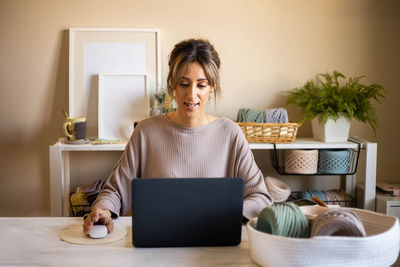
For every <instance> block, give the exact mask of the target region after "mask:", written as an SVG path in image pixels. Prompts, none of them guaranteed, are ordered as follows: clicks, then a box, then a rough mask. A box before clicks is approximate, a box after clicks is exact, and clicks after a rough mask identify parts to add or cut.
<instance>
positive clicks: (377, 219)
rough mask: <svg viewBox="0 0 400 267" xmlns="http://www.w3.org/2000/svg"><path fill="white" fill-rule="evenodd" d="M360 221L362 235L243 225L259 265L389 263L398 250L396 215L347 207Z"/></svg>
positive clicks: (377, 264) (372, 264) (392, 260)
mask: <svg viewBox="0 0 400 267" xmlns="http://www.w3.org/2000/svg"><path fill="white" fill-rule="evenodd" d="M350 210H351V211H353V212H354V213H355V214H357V215H358V217H359V218H360V220H361V222H362V223H363V225H364V229H365V233H366V236H365V237H349V236H314V237H311V238H291V237H282V236H278V235H272V234H267V233H264V232H261V231H259V230H257V229H256V226H257V218H253V219H251V220H250V221H249V222H248V223H247V225H246V227H247V233H248V237H249V242H250V250H251V257H252V259H253V260H254V261H255V262H256V263H258V264H260V265H261V266H274V267H277V266H313V267H316V266H324V267H327V266H391V265H392V264H393V263H394V262H395V261H396V259H397V256H398V254H399V248H400V247H399V242H400V239H399V236H400V231H399V221H398V219H397V218H396V217H393V216H387V215H383V214H380V213H376V212H372V211H367V210H362V209H354V208H351V209H350Z"/></svg>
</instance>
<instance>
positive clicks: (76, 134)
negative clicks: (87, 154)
mask: <svg viewBox="0 0 400 267" xmlns="http://www.w3.org/2000/svg"><path fill="white" fill-rule="evenodd" d="M63 131H64V134H65V136H67V138H68V140H69V141H74V140H84V139H85V137H86V118H85V117H77V118H70V117H68V118H67V119H66V120H65V122H64V124H63Z"/></svg>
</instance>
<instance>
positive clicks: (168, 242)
mask: <svg viewBox="0 0 400 267" xmlns="http://www.w3.org/2000/svg"><path fill="white" fill-rule="evenodd" d="M131 185H132V243H133V245H134V246H135V247H186V246H235V245H239V244H240V241H241V231H242V218H243V217H242V211H243V191H244V181H243V179H241V178H140V179H133V180H132V184H131Z"/></svg>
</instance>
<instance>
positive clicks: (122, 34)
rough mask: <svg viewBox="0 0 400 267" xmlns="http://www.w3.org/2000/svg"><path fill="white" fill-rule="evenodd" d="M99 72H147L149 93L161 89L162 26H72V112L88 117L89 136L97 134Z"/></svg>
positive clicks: (70, 100)
mask: <svg viewBox="0 0 400 267" xmlns="http://www.w3.org/2000/svg"><path fill="white" fill-rule="evenodd" d="M99 73H146V80H147V84H148V87H147V88H146V89H147V92H148V94H149V95H152V94H153V93H155V92H158V91H159V89H160V88H161V57H160V32H159V30H158V29H136V28H71V29H69V116H70V117H80V116H84V117H86V121H87V135H86V136H87V137H88V138H95V137H98V110H99V107H98V77H99V76H98V74H99Z"/></svg>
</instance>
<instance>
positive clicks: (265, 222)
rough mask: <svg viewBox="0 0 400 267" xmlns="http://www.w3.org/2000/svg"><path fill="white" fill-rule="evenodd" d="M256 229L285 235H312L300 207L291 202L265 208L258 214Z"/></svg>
mask: <svg viewBox="0 0 400 267" xmlns="http://www.w3.org/2000/svg"><path fill="white" fill-rule="evenodd" d="M256 229H257V230H259V231H261V232H264V233H267V234H272V235H278V236H284V237H298V238H306V237H310V227H309V223H308V220H307V218H306V216H305V215H304V214H303V212H302V211H301V210H300V208H299V207H298V206H297V205H296V204H294V203H291V202H287V203H280V204H277V205H274V206H271V207H267V208H264V209H263V210H262V211H261V212H260V214H259V215H258V219H257V225H256Z"/></svg>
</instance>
